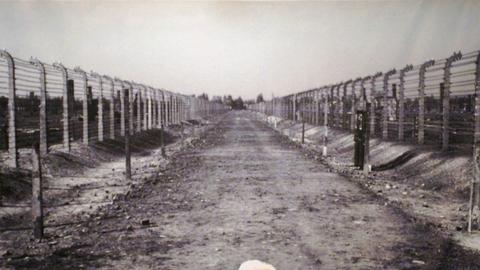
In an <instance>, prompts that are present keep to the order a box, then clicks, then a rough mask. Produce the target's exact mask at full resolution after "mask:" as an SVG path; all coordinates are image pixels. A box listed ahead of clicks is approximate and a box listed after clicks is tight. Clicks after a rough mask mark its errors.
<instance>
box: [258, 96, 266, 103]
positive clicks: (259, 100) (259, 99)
mask: <svg viewBox="0 0 480 270" xmlns="http://www.w3.org/2000/svg"><path fill="white" fill-rule="evenodd" d="M264 101H265V100H264V99H263V94H258V96H257V103H261V102H264Z"/></svg>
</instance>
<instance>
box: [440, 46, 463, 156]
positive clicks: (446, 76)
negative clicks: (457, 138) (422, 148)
mask: <svg viewBox="0 0 480 270" xmlns="http://www.w3.org/2000/svg"><path fill="white" fill-rule="evenodd" d="M460 59H462V53H461V52H458V53H454V54H453V55H452V56H450V57H449V58H447V61H446V62H445V67H444V73H443V100H442V107H443V125H442V150H443V151H446V150H448V142H449V135H450V134H449V133H450V126H449V124H450V123H449V122H450V69H451V67H452V64H453V62H455V61H458V60H460Z"/></svg>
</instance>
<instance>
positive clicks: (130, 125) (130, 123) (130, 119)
mask: <svg viewBox="0 0 480 270" xmlns="http://www.w3.org/2000/svg"><path fill="white" fill-rule="evenodd" d="M127 84H128V86H129V88H128V89H129V93H128V106H129V107H128V111H127V115H126V116H128V128H129V134H130V135H132V134H134V133H135V130H134V129H133V103H134V102H135V100H134V99H133V84H132V83H131V82H127Z"/></svg>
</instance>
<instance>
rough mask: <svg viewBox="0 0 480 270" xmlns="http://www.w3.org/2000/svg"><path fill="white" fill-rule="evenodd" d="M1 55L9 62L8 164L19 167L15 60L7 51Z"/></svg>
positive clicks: (0, 54)
mask: <svg viewBox="0 0 480 270" xmlns="http://www.w3.org/2000/svg"><path fill="white" fill-rule="evenodd" d="M0 57H2V58H4V59H5V60H6V62H7V68H8V78H7V80H8V82H7V87H8V105H7V106H8V156H9V159H8V165H9V166H11V167H13V168H16V169H17V168H18V149H17V121H16V102H15V101H16V97H15V90H16V86H15V60H14V59H13V57H12V56H11V55H10V53H8V52H7V51H5V50H3V51H0Z"/></svg>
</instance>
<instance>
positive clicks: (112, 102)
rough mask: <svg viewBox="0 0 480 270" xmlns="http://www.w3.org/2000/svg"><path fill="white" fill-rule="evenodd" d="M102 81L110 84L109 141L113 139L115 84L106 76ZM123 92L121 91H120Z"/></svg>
mask: <svg viewBox="0 0 480 270" xmlns="http://www.w3.org/2000/svg"><path fill="white" fill-rule="evenodd" d="M103 78H104V79H106V80H108V81H109V82H110V95H109V99H110V107H109V111H108V114H109V118H110V119H109V133H110V139H112V140H113V139H115V83H114V82H113V79H112V78H110V77H108V76H103ZM122 91H123V90H122Z"/></svg>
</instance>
